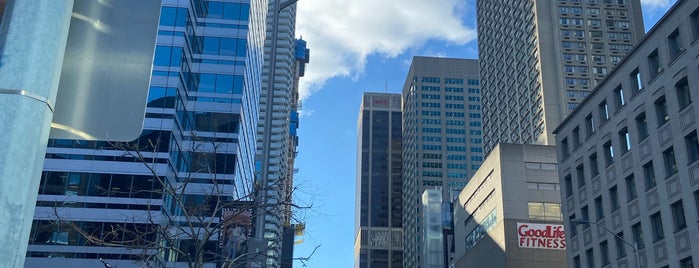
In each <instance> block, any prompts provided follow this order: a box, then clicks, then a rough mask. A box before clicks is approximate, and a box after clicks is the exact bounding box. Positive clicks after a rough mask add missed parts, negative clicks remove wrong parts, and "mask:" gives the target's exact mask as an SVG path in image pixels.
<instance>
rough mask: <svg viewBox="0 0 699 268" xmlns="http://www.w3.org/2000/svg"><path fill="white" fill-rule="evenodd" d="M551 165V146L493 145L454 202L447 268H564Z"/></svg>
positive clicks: (562, 234)
mask: <svg viewBox="0 0 699 268" xmlns="http://www.w3.org/2000/svg"><path fill="white" fill-rule="evenodd" d="M556 166H557V165H556V149H555V147H553V146H546V145H531V144H503V143H500V144H498V145H497V146H495V148H494V150H493V151H492V152H491V153H490V154H489V155H488V157H487V158H486V159H485V162H483V165H482V166H481V168H480V169H479V170H478V172H476V174H475V175H474V176H473V177H472V178H471V180H470V181H469V182H468V185H466V187H464V189H463V191H461V193H460V194H459V198H458V201H457V202H454V237H455V240H456V241H455V242H454V245H455V246H456V253H455V258H454V261H453V262H452V263H451V265H450V267H457V268H467V267H494V268H495V267H502V268H505V267H551V268H554V267H566V266H565V263H566V251H565V248H566V244H565V231H564V229H563V225H562V222H561V220H562V219H561V217H562V216H561V205H560V201H561V197H560V193H559V189H560V187H559V186H560V185H559V182H558V172H557V167H556ZM596 267H599V266H596Z"/></svg>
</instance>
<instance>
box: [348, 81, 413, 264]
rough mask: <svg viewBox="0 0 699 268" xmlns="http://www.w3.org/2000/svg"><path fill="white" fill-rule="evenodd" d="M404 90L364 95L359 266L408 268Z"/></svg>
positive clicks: (359, 170)
mask: <svg viewBox="0 0 699 268" xmlns="http://www.w3.org/2000/svg"><path fill="white" fill-rule="evenodd" d="M401 119H402V117H401V97H400V94H390V93H368V92H365V93H364V95H363V97H362V105H361V108H360V111H359V126H358V127H359V129H358V131H357V133H359V137H358V140H357V188H356V190H357V195H356V197H357V199H356V204H355V243H354V255H355V260H354V267H357V268H370V267H394V268H396V267H403V245H402V241H403V228H402V226H403V220H402V216H403V214H402V207H403V201H402V194H401V193H402V190H403V189H402V187H403V186H402V185H403V176H402V175H403V174H402V172H401V170H402V166H401V165H402V162H401V158H402V156H401V151H402V147H401V144H402V141H401V137H402V131H401V129H402V126H401Z"/></svg>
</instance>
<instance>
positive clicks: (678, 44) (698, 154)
mask: <svg viewBox="0 0 699 268" xmlns="http://www.w3.org/2000/svg"><path fill="white" fill-rule="evenodd" d="M698 54H699V2H697V1H693V0H678V1H677V2H676V3H675V5H674V6H673V7H671V8H670V10H669V11H668V12H667V14H665V15H664V16H663V17H662V18H661V19H660V20H659V21H658V23H657V24H656V25H655V26H654V27H653V28H652V29H651V30H650V31H649V32H648V33H647V34H646V36H645V37H643V38H642V39H641V40H640V41H639V43H638V45H636V46H635V47H634V49H632V50H631V51H630V52H629V55H628V56H627V57H626V58H624V59H622V60H621V61H620V62H619V64H618V65H617V67H616V68H615V69H614V70H613V71H612V72H611V73H610V74H609V75H608V76H607V77H606V78H605V79H604V80H602V81H601V82H600V83H599V84H598V86H597V88H596V89H595V90H594V91H593V92H591V93H590V95H589V96H588V97H587V98H586V99H585V100H584V101H583V102H582V103H581V104H580V105H579V106H578V108H577V109H576V110H575V111H573V112H572V113H571V114H570V115H569V116H568V117H566V118H565V120H564V121H563V122H562V123H561V125H560V126H559V127H558V128H557V129H556V130H555V132H554V133H555V134H556V142H557V144H558V159H559V163H560V164H559V173H560V180H561V184H562V186H563V187H562V189H561V198H562V203H563V204H562V205H563V216H564V219H565V227H566V230H570V232H568V238H567V239H568V265H569V267H682V268H685V267H696V263H697V261H698V260H699V251H697V250H696V248H697V243H698V242H697V241H699V227H698V226H697V224H696V223H697V221H699V217H698V216H699V215H698V214H699V211H698V209H699V161H697V160H699V142H698V141H697V140H698V139H697V129H698V125H697V118H699V105H697V103H698V102H699V99H698V98H699V68H698V67H697V66H698V65H699V61H698V60H697V55H698ZM573 221H575V222H578V223H577V224H575V225H571V224H572V222H573ZM636 246H637V248H638V251H635V250H634V248H635V247H636ZM637 257H638V259H639V260H640V264H637V263H636V261H635V260H634V259H636V258H637Z"/></svg>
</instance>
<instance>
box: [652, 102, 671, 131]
mask: <svg viewBox="0 0 699 268" xmlns="http://www.w3.org/2000/svg"><path fill="white" fill-rule="evenodd" d="M655 117H656V119H657V122H658V127H660V126H662V125H664V124H665V123H666V122H667V121H670V114H668V112H667V102H665V96H662V97H660V98H658V99H657V100H656V101H655Z"/></svg>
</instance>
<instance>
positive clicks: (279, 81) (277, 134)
mask: <svg viewBox="0 0 699 268" xmlns="http://www.w3.org/2000/svg"><path fill="white" fill-rule="evenodd" d="M293 2H294V1H282V0H269V5H268V6H269V9H268V16H267V28H266V31H267V32H266V38H265V53H264V58H265V61H264V67H263V69H262V90H261V92H260V106H259V109H260V110H259V123H258V125H257V155H256V168H257V173H256V179H257V180H258V185H261V186H262V187H263V189H261V191H259V192H258V194H257V200H256V201H257V202H258V204H260V206H259V207H258V210H259V212H258V214H260V215H263V216H262V217H258V219H257V221H256V223H255V224H256V234H255V236H256V238H258V239H264V240H265V241H266V243H267V247H268V249H267V254H266V255H267V257H268V259H267V261H266V266H265V267H280V266H281V262H280V260H281V256H282V250H283V249H282V245H283V244H284V243H282V240H283V239H282V236H283V232H284V227H289V226H290V217H291V212H290V204H291V202H292V198H291V195H292V187H293V180H292V177H293V170H294V166H293V163H294V158H295V157H296V154H295V152H296V145H297V141H298V137H297V136H295V134H296V128H297V127H298V113H297V107H298V106H297V102H298V79H299V76H300V75H303V70H305V63H306V62H308V61H307V58H298V57H297V56H301V57H304V56H307V54H308V53H307V49H306V46H305V42H304V41H301V42H297V41H296V39H295V33H296V4H295V3H293ZM287 3H291V5H286V4H287ZM297 45H299V46H302V47H301V48H300V49H301V50H302V53H300V54H299V53H297V50H296V46H297ZM291 152H293V153H291ZM287 245H288V243H287ZM292 246H293V244H292ZM287 250H292V249H287Z"/></svg>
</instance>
